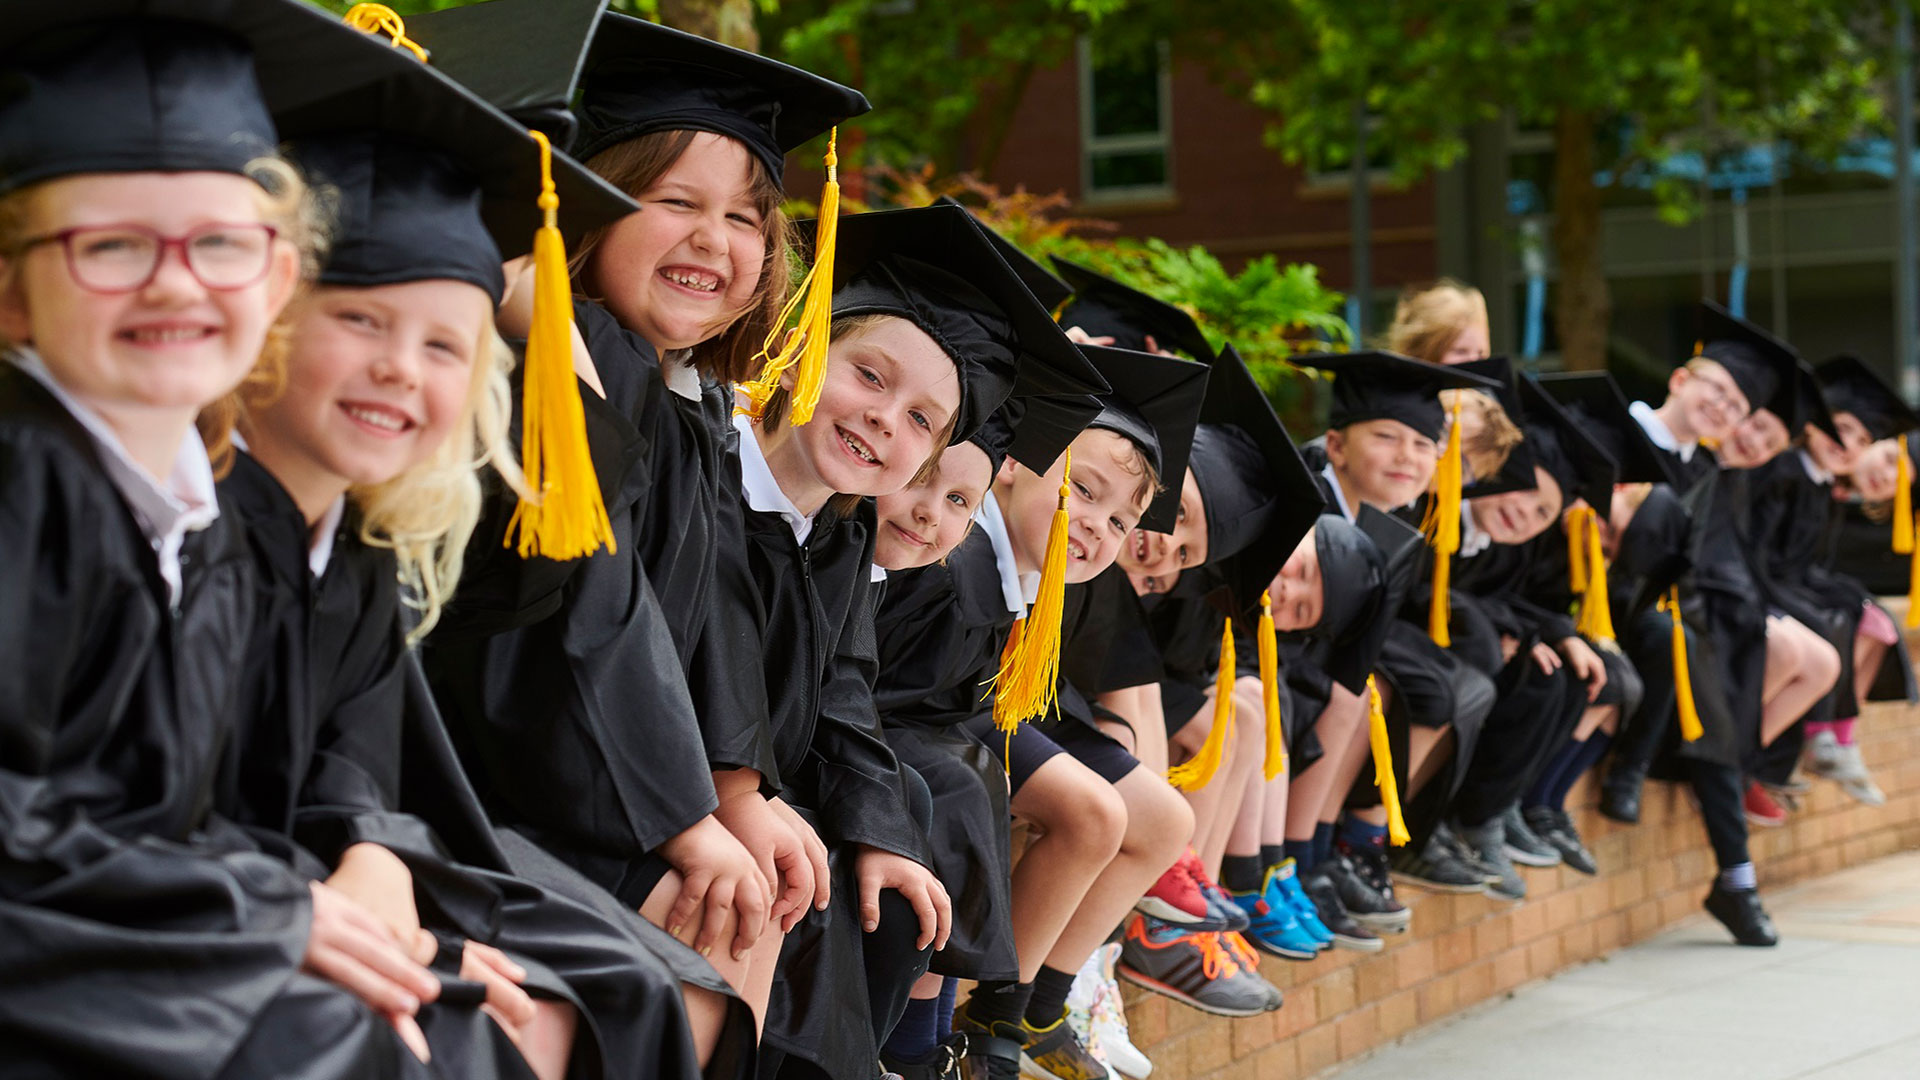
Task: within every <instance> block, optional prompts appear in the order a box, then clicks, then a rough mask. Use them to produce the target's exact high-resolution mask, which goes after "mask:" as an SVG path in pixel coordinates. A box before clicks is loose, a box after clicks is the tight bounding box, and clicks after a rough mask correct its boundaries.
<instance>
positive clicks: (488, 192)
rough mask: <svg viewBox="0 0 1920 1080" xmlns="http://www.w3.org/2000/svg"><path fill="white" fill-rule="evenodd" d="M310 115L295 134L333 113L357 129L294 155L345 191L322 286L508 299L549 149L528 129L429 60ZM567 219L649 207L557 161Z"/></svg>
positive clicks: (304, 145) (578, 224) (319, 137)
mask: <svg viewBox="0 0 1920 1080" xmlns="http://www.w3.org/2000/svg"><path fill="white" fill-rule="evenodd" d="M346 96H347V98H348V99H349V100H347V101H343V102H340V103H338V104H337V105H335V106H329V104H328V103H327V102H324V101H323V102H318V103H316V104H314V105H312V106H309V107H306V108H303V109H302V110H300V112H301V116H300V117H296V118H294V119H293V121H292V123H293V125H294V126H295V127H299V126H301V125H302V124H303V123H304V122H306V121H312V122H315V123H318V122H321V120H322V119H323V118H324V117H327V116H333V117H335V118H336V122H342V123H347V124H351V125H352V126H351V127H349V128H347V129H346V130H342V131H336V132H329V133H325V134H314V135H310V136H306V137H301V138H297V139H295V141H294V142H293V144H292V148H291V149H292V156H293V157H294V159H295V160H296V161H298V162H299V163H300V165H301V167H302V168H303V169H305V170H306V171H307V173H308V175H309V177H310V178H311V179H313V180H315V181H316V182H319V183H323V184H326V185H328V186H330V187H332V188H333V189H335V190H336V191H337V193H338V199H337V207H336V217H337V225H336V228H335V231H334V237H333V242H332V246H331V248H330V250H329V253H328V257H327V263H326V266H325V268H324V269H323V270H322V271H321V275H320V277H321V280H322V281H323V282H326V283H328V284H336V285H355V286H367V285H385V284H392V283H394V282H401V281H419V280H423V279H429V278H451V279H454V280H458V281H467V282H471V283H472V284H474V285H478V286H480V287H481V288H483V289H486V290H487V291H488V293H489V294H491V295H492V296H493V298H494V300H495V301H496V302H497V301H498V300H499V299H500V295H501V292H502V287H503V284H504V282H503V279H502V277H501V267H500V264H501V262H502V261H503V260H504V259H510V258H515V257H518V256H520V255H523V254H526V253H527V252H528V251H530V250H531V249H532V246H533V236H534V231H535V229H536V228H537V226H538V219H537V215H538V214H539V209H538V206H537V203H536V200H537V198H538V196H539V194H540V167H539V152H538V148H537V147H536V146H535V145H534V143H533V141H532V139H530V138H529V137H528V136H527V133H526V131H525V129H524V128H522V127H521V125H520V123H519V122H518V121H516V120H514V119H513V118H511V117H509V116H507V115H506V114H505V113H502V112H500V111H499V110H497V109H495V108H493V107H491V106H490V105H488V104H487V103H486V102H484V101H482V100H481V99H480V98H478V97H476V96H475V95H474V94H473V93H472V92H471V91H470V90H468V89H467V88H465V87H463V86H461V85H460V84H459V83H456V82H454V81H453V80H452V79H450V78H448V77H446V76H445V75H444V74H441V73H439V72H437V71H435V70H433V69H432V68H429V67H427V66H426V65H424V64H419V63H414V64H412V65H411V66H405V67H402V68H401V69H400V70H398V71H396V72H395V73H394V75H393V76H392V77H391V78H389V79H388V80H386V81H385V82H384V83H382V84H380V85H379V87H378V89H377V92H365V93H363V92H361V91H358V90H356V91H350V92H349V93H348V94H347V95H346ZM553 173H554V182H555V187H556V189H557V191H558V192H559V194H560V206H561V214H562V217H563V219H564V220H565V222H566V223H567V224H568V225H569V226H571V228H572V229H573V231H575V232H579V231H583V230H586V229H591V228H594V227H596V226H599V225H602V224H606V223H607V222H610V221H613V220H616V219H618V218H620V217H624V216H625V215H626V214H628V213H629V212H631V211H633V210H635V209H638V207H637V206H636V205H635V204H634V203H633V202H632V201H631V200H629V199H628V198H626V197H625V196H624V195H622V194H620V192H619V191H618V190H616V189H614V188H612V187H610V186H608V185H607V184H606V183H605V182H604V181H602V180H601V179H600V178H599V177H597V176H595V175H594V174H593V173H591V172H589V171H588V170H587V169H586V168H585V167H584V166H582V165H580V164H578V163H577V162H574V161H572V160H571V159H569V158H567V157H566V156H565V155H558V154H556V155H555V156H554V157H553Z"/></svg>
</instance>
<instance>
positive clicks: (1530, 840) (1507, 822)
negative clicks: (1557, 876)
mask: <svg viewBox="0 0 1920 1080" xmlns="http://www.w3.org/2000/svg"><path fill="white" fill-rule="evenodd" d="M1500 822H1501V824H1502V825H1503V826H1505V827H1506V830H1507V836H1506V844H1507V857H1508V858H1510V859H1512V860H1513V861H1514V862H1517V863H1519V864H1520V865H1521V866H1538V867H1547V866H1559V865H1560V849H1559V848H1557V847H1555V846H1554V845H1553V844H1552V843H1551V842H1550V841H1548V840H1547V839H1546V838H1545V837H1542V836H1540V835H1538V834H1536V833H1535V832H1534V831H1533V830H1532V829H1530V828H1528V827H1527V821H1526V818H1524V817H1522V816H1521V814H1520V804H1519V803H1517V802H1516V803H1514V804H1513V805H1512V806H1509V807H1507V812H1506V813H1504V814H1501V815H1500Z"/></svg>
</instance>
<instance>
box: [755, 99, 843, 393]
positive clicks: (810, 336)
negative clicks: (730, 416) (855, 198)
mask: <svg viewBox="0 0 1920 1080" xmlns="http://www.w3.org/2000/svg"><path fill="white" fill-rule="evenodd" d="M839 137H840V129H839V128H834V129H833V130H832V131H830V132H828V133H827V156H826V166H827V182H826V184H825V185H823V186H822V187H821V188H820V216H819V218H818V219H817V220H816V221H815V223H814V230H815V231H814V240H813V268H812V269H810V270H808V271H807V276H806V279H805V280H803V281H801V282H800V288H799V289H797V290H795V291H794V294H793V299H791V300H789V301H787V306H786V310H784V311H782V312H781V313H780V318H779V320H778V321H777V322H775V323H774V326H773V331H772V333H769V334H768V335H767V340H766V342H765V343H764V344H763V345H762V346H761V347H760V356H759V357H755V359H760V358H761V357H764V358H765V363H764V366H762V367H761V369H760V377H759V378H757V379H755V380H753V381H752V382H750V383H747V384H745V385H744V386H742V387H741V389H742V390H744V391H745V392H746V395H747V412H748V414H749V415H751V416H752V417H753V418H754V419H756V420H758V419H759V418H760V416H761V413H762V411H763V410H764V409H765V408H766V406H767V400H768V399H769V398H771V397H772V396H773V392H774V391H775V390H777V389H779V387H780V377H781V376H782V375H784V374H786V372H787V369H789V368H793V369H794V378H793V394H792V401H793V407H792V410H791V418H792V420H793V423H794V426H796V427H798V426H799V425H801V424H804V423H806V422H807V421H809V420H811V419H813V407H814V405H816V404H817V403H819V401H820V387H821V386H822V385H823V384H824V383H825V382H826V378H827V345H828V339H830V338H831V337H832V336H833V332H832V322H833V253H834V248H835V247H836V246H837V245H838V238H839V235H840V155H839V153H838V142H839ZM796 308H797V309H799V312H800V322H799V325H798V326H797V327H796V328H795V332H793V333H787V332H786V331H785V330H784V329H783V328H784V327H785V326H786V325H787V320H788V319H790V318H792V317H793V313H794V310H795V309H796ZM782 334H785V335H786V338H785V342H784V343H783V344H782V345H781V346H780V350H779V351H778V352H775V351H774V343H775V342H776V341H778V340H780V338H781V335H782Z"/></svg>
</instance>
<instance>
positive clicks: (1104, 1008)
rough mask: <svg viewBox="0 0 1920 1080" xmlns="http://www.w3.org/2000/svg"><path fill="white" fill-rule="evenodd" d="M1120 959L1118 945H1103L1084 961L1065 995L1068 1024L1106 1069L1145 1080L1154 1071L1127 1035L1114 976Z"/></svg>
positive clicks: (1125, 1021)
mask: <svg viewBox="0 0 1920 1080" xmlns="http://www.w3.org/2000/svg"><path fill="white" fill-rule="evenodd" d="M1119 959H1120V943H1119V942H1109V943H1107V944H1105V945H1102V946H1100V947H1099V948H1098V949H1095V950H1094V952H1093V955H1092V956H1090V957H1088V958H1087V962H1086V963H1085V964H1084V965H1082V966H1081V968H1080V970H1079V972H1078V973H1077V974H1075V975H1074V977H1073V990H1072V991H1071V992H1070V993H1068V995H1067V1023H1069V1024H1071V1025H1073V1029H1074V1030H1075V1031H1076V1032H1078V1033H1079V1035H1080V1040H1081V1042H1082V1043H1083V1044H1084V1045H1085V1046H1086V1048H1087V1050H1088V1052H1090V1053H1092V1054H1093V1056H1094V1057H1096V1058H1099V1059H1100V1060H1101V1061H1104V1062H1106V1063H1107V1067H1108V1069H1110V1070H1112V1071H1113V1072H1114V1073H1115V1074H1117V1075H1119V1076H1123V1077H1126V1078H1127V1080H1146V1078H1147V1076H1148V1075H1149V1074H1151V1073H1152V1072H1153V1062H1152V1061H1149V1060H1148V1059H1147V1055H1145V1054H1143V1053H1141V1052H1140V1051H1139V1049H1138V1048H1136V1047H1135V1046H1134V1045H1133V1040H1132V1039H1130V1038H1129V1037H1128V1035H1127V1015H1126V1012H1125V1010H1124V1009H1123V1008H1122V1006H1121V1004H1120V983H1119V981H1118V980H1117V979H1116V978H1115V977H1114V973H1113V969H1114V964H1115V963H1116V962H1117V961H1118V960H1119Z"/></svg>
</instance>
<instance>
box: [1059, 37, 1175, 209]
mask: <svg viewBox="0 0 1920 1080" xmlns="http://www.w3.org/2000/svg"><path fill="white" fill-rule="evenodd" d="M1079 48H1080V62H1079V65H1078V67H1079V70H1080V145H1081V170H1080V179H1081V189H1082V190H1083V191H1084V192H1085V193H1086V198H1087V199H1088V201H1097V202H1115V201H1125V200H1134V199H1163V198H1167V197H1168V196H1171V195H1172V194H1173V152H1172V151H1173V109H1172V98H1173V88H1172V79H1171V68H1170V64H1169V63H1168V58H1167V46H1166V43H1165V42H1154V43H1150V44H1147V45H1145V46H1144V47H1139V48H1132V49H1118V48H1099V49H1096V48H1095V47H1094V45H1093V43H1092V42H1091V41H1089V40H1088V39H1086V38H1084V37H1083V38H1081V39H1080V46H1079Z"/></svg>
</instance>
